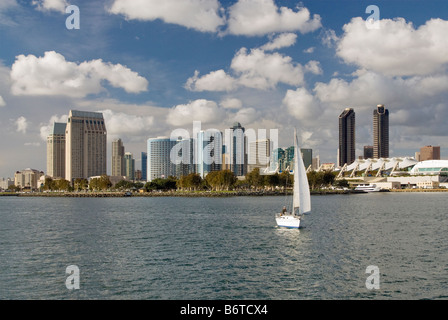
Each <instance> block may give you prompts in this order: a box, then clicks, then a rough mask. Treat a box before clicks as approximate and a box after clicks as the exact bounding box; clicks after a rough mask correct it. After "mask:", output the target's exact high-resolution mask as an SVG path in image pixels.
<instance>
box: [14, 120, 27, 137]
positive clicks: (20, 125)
mask: <svg viewBox="0 0 448 320" xmlns="http://www.w3.org/2000/svg"><path fill="white" fill-rule="evenodd" d="M15 125H16V131H17V132H20V133H23V134H25V133H26V130H27V129H28V120H27V119H26V118H25V117H20V118H18V119H17V120H16V121H15Z"/></svg>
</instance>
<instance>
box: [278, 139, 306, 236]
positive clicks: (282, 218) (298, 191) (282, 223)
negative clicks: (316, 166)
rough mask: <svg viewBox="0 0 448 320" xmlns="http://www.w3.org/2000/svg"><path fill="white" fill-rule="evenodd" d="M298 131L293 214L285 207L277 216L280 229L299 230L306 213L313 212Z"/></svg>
mask: <svg viewBox="0 0 448 320" xmlns="http://www.w3.org/2000/svg"><path fill="white" fill-rule="evenodd" d="M298 144H299V143H298V138H297V130H294V160H295V161H294V193H293V206H292V210H291V212H287V211H286V207H283V211H282V213H278V214H276V216H275V220H276V221H277V225H278V226H279V227H284V228H291V229H298V228H299V227H300V221H301V219H302V216H303V215H304V214H305V213H308V212H311V194H310V186H309V184H308V178H307V175H306V169H305V164H304V163H303V159H302V152H300V149H299V147H298Z"/></svg>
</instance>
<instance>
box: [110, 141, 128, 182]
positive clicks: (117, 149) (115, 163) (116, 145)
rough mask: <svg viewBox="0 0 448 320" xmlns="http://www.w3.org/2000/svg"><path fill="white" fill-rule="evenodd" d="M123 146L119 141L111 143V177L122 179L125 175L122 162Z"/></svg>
mask: <svg viewBox="0 0 448 320" xmlns="http://www.w3.org/2000/svg"><path fill="white" fill-rule="evenodd" d="M124 154H125V151H124V145H123V141H121V139H117V140H115V141H113V142H112V174H111V175H112V176H113V177H124V176H125V175H126V167H125V162H124Z"/></svg>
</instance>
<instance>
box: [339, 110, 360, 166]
mask: <svg viewBox="0 0 448 320" xmlns="http://www.w3.org/2000/svg"><path fill="white" fill-rule="evenodd" d="M355 157H356V139H355V111H353V109H351V108H346V109H345V110H344V111H343V112H342V114H341V115H340V116H339V159H338V164H339V166H341V167H342V166H343V165H344V164H347V165H350V164H352V162H354V161H355V160H356V159H355Z"/></svg>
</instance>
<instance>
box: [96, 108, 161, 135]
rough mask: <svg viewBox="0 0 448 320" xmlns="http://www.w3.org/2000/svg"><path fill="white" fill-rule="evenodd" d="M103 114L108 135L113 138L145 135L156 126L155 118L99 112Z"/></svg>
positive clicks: (108, 111) (105, 111)
mask: <svg viewBox="0 0 448 320" xmlns="http://www.w3.org/2000/svg"><path fill="white" fill-rule="evenodd" d="M99 112H101V113H102V114H103V117H104V121H105V123H106V129H107V133H108V135H111V136H112V137H128V136H134V135H138V134H143V133H144V132H146V131H149V129H150V128H151V126H153V125H154V117H153V116H142V115H133V114H126V113H124V112H116V111H112V110H109V109H108V110H103V111H99Z"/></svg>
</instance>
